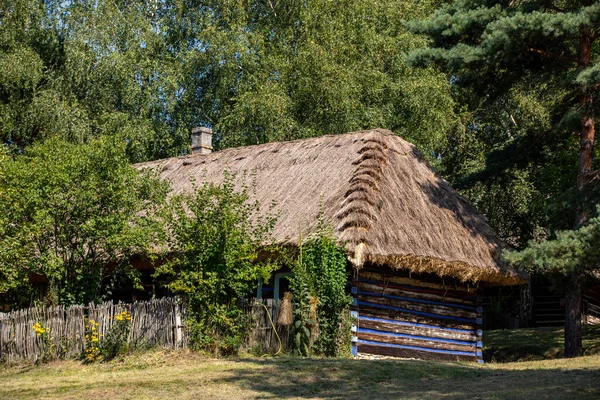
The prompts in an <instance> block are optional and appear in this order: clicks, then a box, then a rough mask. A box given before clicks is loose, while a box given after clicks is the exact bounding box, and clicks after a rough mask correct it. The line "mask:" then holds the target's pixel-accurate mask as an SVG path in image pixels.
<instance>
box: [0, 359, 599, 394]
mask: <svg viewBox="0 0 600 400" xmlns="http://www.w3.org/2000/svg"><path fill="white" fill-rule="evenodd" d="M599 376H600V356H589V357H583V358H580V359H575V360H572V359H571V360H567V359H559V360H548V361H536V362H521V363H506V364H486V365H476V364H466V363H435V362H425V361H413V360H407V361H368V360H342V359H298V358H274V359H273V358H272V359H258V358H240V359H225V360H215V359H207V358H204V357H201V356H199V355H197V354H194V353H190V352H167V351H156V352H149V353H145V354H138V355H132V356H129V357H126V358H124V359H122V360H119V361H114V362H110V363H103V364H92V365H82V364H81V363H79V362H76V361H61V362H55V363H51V364H48V365H43V366H40V367H32V366H14V367H10V368H5V369H4V370H3V371H2V372H0V399H32V398H35V399H197V398H217V399H236V400H239V399H267V398H311V399H317V398H345V399H361V398H365V397H369V398H370V399H383V398H404V399H438V398H444V399H467V398H469V399H522V398H535V399H569V398H571V399H597V398H599V397H600V379H598V377H599Z"/></svg>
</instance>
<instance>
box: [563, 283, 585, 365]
mask: <svg viewBox="0 0 600 400" xmlns="http://www.w3.org/2000/svg"><path fill="white" fill-rule="evenodd" d="M581 281H582V279H581V276H580V275H574V276H572V277H570V281H569V282H568V283H567V287H566V294H565V357H579V356H581V355H583V345H582V342H581V291H582V290H581V283H582V282H581Z"/></svg>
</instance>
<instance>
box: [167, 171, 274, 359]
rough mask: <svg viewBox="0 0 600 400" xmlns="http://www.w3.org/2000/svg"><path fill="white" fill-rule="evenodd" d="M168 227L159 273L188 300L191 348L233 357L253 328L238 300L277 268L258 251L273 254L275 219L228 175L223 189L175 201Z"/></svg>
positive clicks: (202, 188)
mask: <svg viewBox="0 0 600 400" xmlns="http://www.w3.org/2000/svg"><path fill="white" fill-rule="evenodd" d="M171 209H172V210H174V215H173V216H172V218H171V223H170V225H169V227H168V228H169V231H170V237H171V238H172V239H171V243H170V248H171V254H172V259H171V261H170V262H169V263H166V264H164V265H162V266H160V267H159V268H158V269H157V272H156V276H157V277H158V278H162V279H165V280H166V281H167V283H168V286H169V288H170V289H171V290H173V291H175V292H179V293H180V294H181V295H182V296H183V297H184V299H185V300H186V301H187V302H188V312H189V315H190V318H189V320H188V321H187V322H188V327H189V331H190V342H191V343H190V344H191V346H192V347H194V348H196V349H200V350H204V351H207V352H210V353H213V354H235V353H236V352H237V351H238V349H239V347H240V345H241V343H242V341H243V339H244V336H245V335H246V333H247V332H248V330H249V319H248V318H247V317H246V315H245V312H244V309H243V307H242V303H241V301H240V299H242V298H244V297H245V296H247V295H248V294H249V293H251V291H252V289H253V288H254V287H255V285H256V282H257V280H258V279H259V278H264V279H268V278H269V277H270V275H271V272H272V271H273V270H274V269H275V265H274V263H273V262H271V261H270V259H269V258H268V257H262V258H261V259H259V252H260V251H261V250H262V251H264V252H265V253H266V254H268V253H269V251H274V249H273V247H272V246H270V243H271V232H272V229H273V227H274V225H275V221H276V218H275V217H274V216H273V215H271V214H267V215H266V216H265V215H264V214H261V213H260V208H259V205H258V203H250V202H249V201H248V194H247V188H246V187H245V186H244V187H242V188H241V190H236V188H235V185H234V177H233V176H232V175H229V174H227V173H225V180H224V183H223V184H222V185H220V186H218V185H213V184H205V185H203V186H200V187H197V188H196V190H195V192H194V194H193V195H186V196H179V197H176V198H174V199H173V200H172V202H171Z"/></svg>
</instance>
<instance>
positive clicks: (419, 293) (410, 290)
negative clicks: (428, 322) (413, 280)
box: [358, 280, 477, 310]
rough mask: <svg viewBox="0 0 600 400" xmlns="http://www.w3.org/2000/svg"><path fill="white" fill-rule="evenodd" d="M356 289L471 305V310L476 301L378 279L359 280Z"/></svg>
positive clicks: (475, 305)
mask: <svg viewBox="0 0 600 400" xmlns="http://www.w3.org/2000/svg"><path fill="white" fill-rule="evenodd" d="M358 290H361V291H365V292H374V293H382V294H391V295H394V296H402V297H408V298H413V299H418V300H430V301H438V302H440V303H446V304H454V305H456V306H466V307H469V308H470V307H472V308H470V309H473V310H474V309H476V308H477V302H476V300H475V299H472V298H468V299H465V298H462V297H453V296H450V295H448V294H446V293H445V292H442V291H437V290H435V291H434V290H425V289H423V288H419V287H414V286H406V285H394V284H390V283H384V282H380V281H371V280H360V281H359V282H358ZM469 308H468V309H469Z"/></svg>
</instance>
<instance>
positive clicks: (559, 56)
mask: <svg viewBox="0 0 600 400" xmlns="http://www.w3.org/2000/svg"><path fill="white" fill-rule="evenodd" d="M527 51H528V52H530V53H535V54H539V55H541V56H542V57H547V58H552V59H555V60H560V61H570V62H577V60H576V59H575V58H573V57H566V56H564V55H562V54H551V53H547V52H545V51H543V50H539V49H534V48H533V47H529V48H528V49H527Z"/></svg>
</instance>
